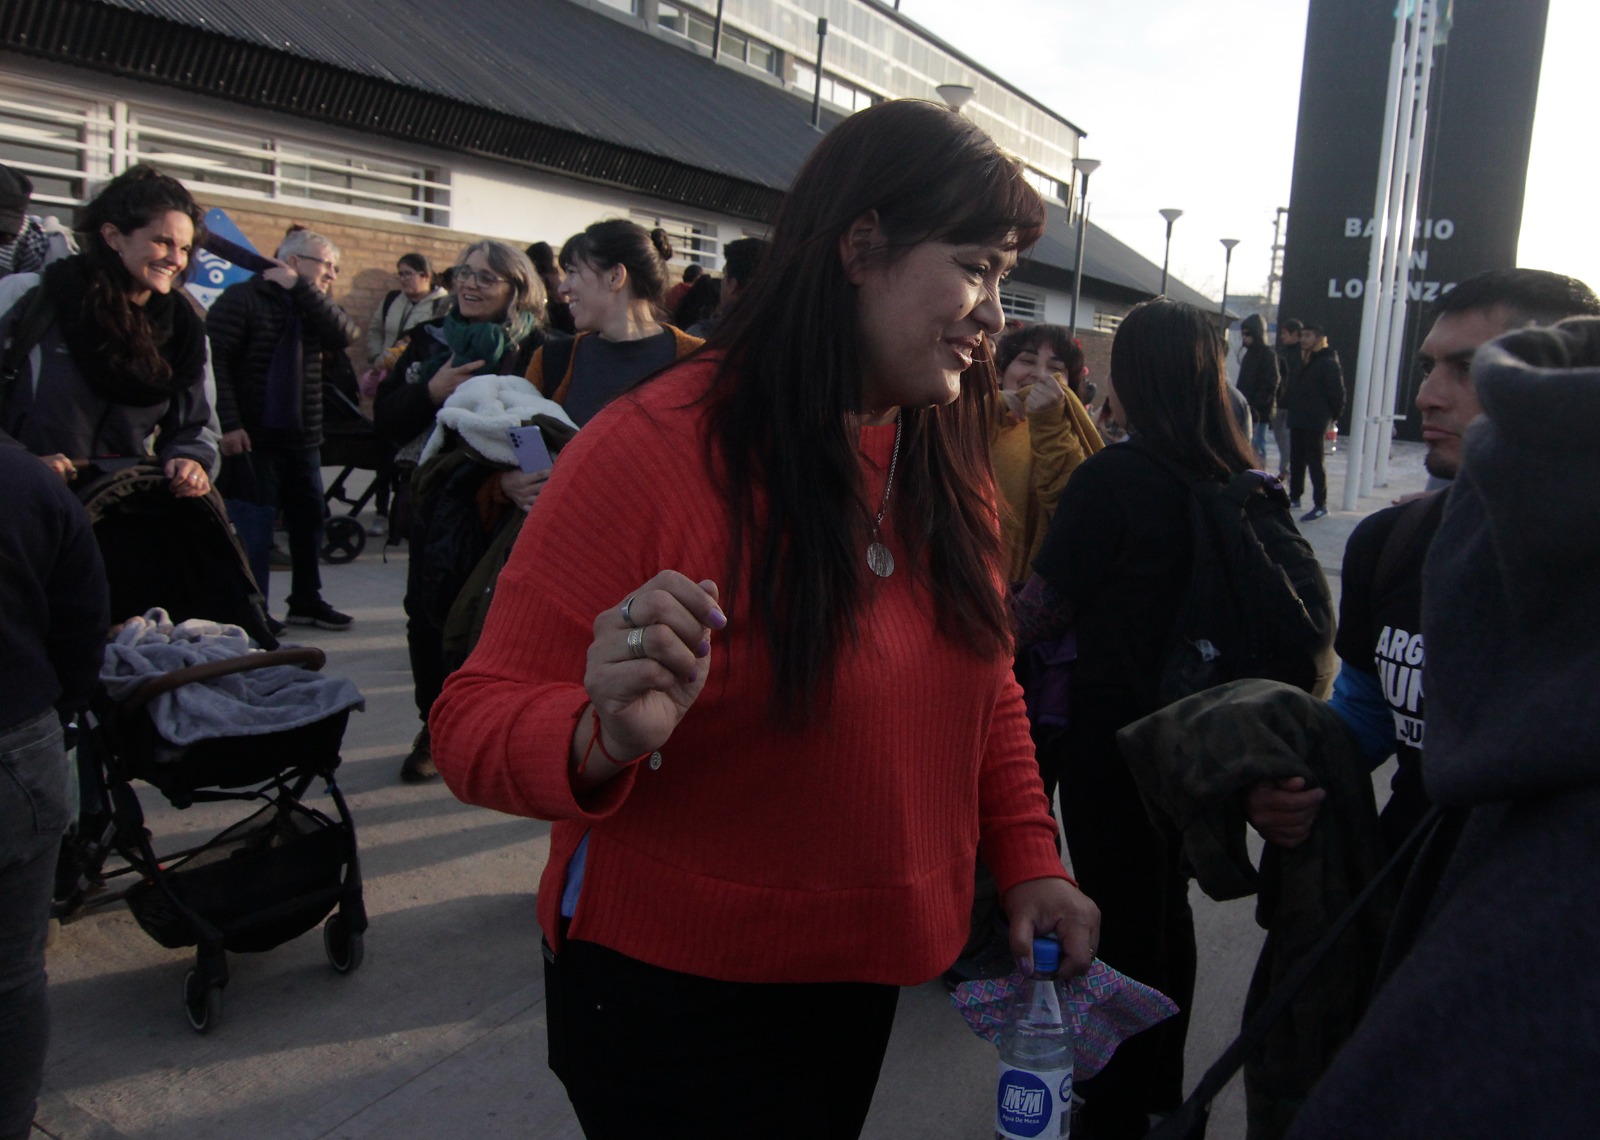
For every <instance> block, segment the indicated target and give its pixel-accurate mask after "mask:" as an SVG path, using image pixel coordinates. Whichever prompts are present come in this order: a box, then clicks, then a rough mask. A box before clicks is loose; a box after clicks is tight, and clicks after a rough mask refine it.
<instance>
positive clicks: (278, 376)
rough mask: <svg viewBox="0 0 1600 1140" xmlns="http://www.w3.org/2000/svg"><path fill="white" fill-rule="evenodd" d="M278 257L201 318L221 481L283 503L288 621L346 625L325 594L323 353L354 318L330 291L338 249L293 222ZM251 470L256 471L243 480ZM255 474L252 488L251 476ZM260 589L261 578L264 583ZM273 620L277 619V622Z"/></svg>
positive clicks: (343, 340) (351, 335) (342, 340)
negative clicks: (321, 559)
mask: <svg viewBox="0 0 1600 1140" xmlns="http://www.w3.org/2000/svg"><path fill="white" fill-rule="evenodd" d="M278 262H279V264H278V265H277V266H276V267H274V268H272V269H269V270H267V271H266V272H265V273H263V274H261V275H260V276H258V277H253V278H251V279H249V280H248V281H241V282H239V283H238V284H236V285H231V286H229V287H228V288H227V289H226V290H224V291H223V294H222V296H220V297H218V298H217V301H216V303H215V304H214V305H212V306H211V312H210V313H209V314H208V315H207V317H206V332H207V334H208V335H209V337H210V340H211V354H212V365H213V368H214V370H215V372H216V378H217V418H218V419H219V420H220V421H221V424H222V431H223V436H222V454H223V456H224V457H225V458H224V465H225V468H231V470H227V469H225V470H224V472H223V481H224V483H225V484H226V483H230V482H231V483H233V484H234V485H235V486H240V484H243V488H242V491H241V493H240V494H239V496H238V497H253V498H257V499H258V501H265V502H267V503H269V504H271V505H274V506H277V507H279V508H280V509H281V510H282V511H283V519H284V527H285V529H286V530H287V531H288V535H289V559H290V564H291V580H290V588H289V611H288V616H287V620H288V622H289V623H290V624H291V625H310V626H317V627H319V628H321V629H349V628H350V625H351V618H350V616H349V615H348V614H342V613H340V612H339V611H338V610H336V609H334V608H333V607H332V606H330V605H329V604H328V603H327V602H326V601H324V600H323V597H322V576H321V573H320V571H319V569H318V565H317V558H318V553H319V551H320V549H321V546H322V519H323V498H322V450H321V449H322V354H323V352H324V351H328V350H333V351H342V350H343V349H345V348H346V347H347V346H348V345H349V344H350V342H351V341H352V340H354V339H355V336H356V334H357V331H358V330H357V329H356V326H355V324H354V323H353V322H352V321H351V320H350V318H349V317H348V316H346V315H345V313H344V311H343V310H341V309H340V308H338V306H336V305H334V303H333V301H332V300H331V299H330V294H331V293H332V291H333V284H334V282H335V281H336V280H337V279H338V276H339V249H338V247H337V246H335V245H334V244H333V243H332V242H331V241H329V240H328V239H327V238H324V237H322V236H321V235H319V234H316V233H313V232H312V231H310V230H307V229H303V228H296V229H293V230H290V231H289V233H288V235H287V236H286V237H285V238H284V239H283V242H282V244H281V245H279V247H278ZM247 475H253V476H254V478H253V479H247ZM252 483H253V485H254V486H253V488H252V487H251V486H250V484H252ZM260 585H261V589H262V591H263V593H264V592H265V591H266V589H267V583H265V582H262V583H260ZM274 624H276V623H274Z"/></svg>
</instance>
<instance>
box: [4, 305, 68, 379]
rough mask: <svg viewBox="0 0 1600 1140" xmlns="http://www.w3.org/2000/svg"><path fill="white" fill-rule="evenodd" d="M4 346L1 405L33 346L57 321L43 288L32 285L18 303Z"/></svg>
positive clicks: (52, 306)
mask: <svg viewBox="0 0 1600 1140" xmlns="http://www.w3.org/2000/svg"><path fill="white" fill-rule="evenodd" d="M14 311H15V312H16V314H17V315H16V317H15V318H13V319H12V322H11V329H10V332H9V333H8V334H7V336H6V346H5V352H4V354H3V355H0V404H3V403H4V402H5V398H6V395H7V393H9V392H10V391H11V383H12V381H14V380H15V379H16V378H17V374H18V373H19V372H21V370H22V362H23V361H24V360H26V359H27V358H28V353H30V352H32V351H33V348H34V345H36V344H38V343H39V342H40V341H41V340H43V339H44V334H45V330H46V329H48V328H49V327H50V325H51V324H52V322H54V321H55V319H56V307H55V305H53V304H51V302H50V298H49V297H47V296H46V295H45V291H44V286H43V285H35V286H34V287H33V288H32V289H29V290H28V291H27V292H26V293H24V294H23V295H22V296H21V297H20V298H18V300H17V304H16V306H15V309H14Z"/></svg>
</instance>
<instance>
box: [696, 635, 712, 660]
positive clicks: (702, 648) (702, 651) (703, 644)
mask: <svg viewBox="0 0 1600 1140" xmlns="http://www.w3.org/2000/svg"><path fill="white" fill-rule="evenodd" d="M694 655H695V656H696V657H710V656H711V639H710V638H709V637H706V638H702V639H701V640H700V644H699V645H697V646H696V647H695V651H694Z"/></svg>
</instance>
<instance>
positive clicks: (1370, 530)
mask: <svg viewBox="0 0 1600 1140" xmlns="http://www.w3.org/2000/svg"><path fill="white" fill-rule="evenodd" d="M1435 312H1436V313H1437V314H1438V315H1437V316H1436V317H1435V319H1434V322H1433V327H1432V328H1431V329H1430V330H1429V331H1428V335H1427V338H1426V339H1424V340H1423V342H1422V346H1421V348H1420V349H1419V350H1418V353H1417V356H1418V363H1419V365H1420V367H1421V369H1422V372H1423V375H1424V379H1423V381H1422V386H1421V387H1420V388H1419V389H1418V390H1417V410H1418V411H1419V412H1421V413H1422V439H1423V442H1424V443H1426V444H1427V445H1428V455H1427V460H1426V464H1427V468H1428V473H1429V474H1430V475H1435V476H1438V477H1440V478H1443V479H1454V478H1455V475H1456V472H1457V471H1458V470H1459V469H1460V466H1461V444H1462V439H1463V437H1464V436H1465V435H1466V431H1467V426H1468V425H1469V424H1471V423H1472V421H1473V420H1475V419H1477V418H1478V416H1479V414H1480V413H1481V412H1482V411H1483V408H1482V407H1481V406H1480V405H1479V403H1478V395H1477V392H1476V390H1475V389H1474V387H1473V383H1472V375H1471V373H1470V371H1469V367H1470V365H1471V363H1472V357H1473V354H1474V353H1476V352H1477V351H1478V348H1479V347H1480V346H1481V345H1484V344H1487V343H1488V342H1489V341H1491V340H1493V339H1494V338H1495V337H1498V336H1500V335H1501V334H1503V333H1507V332H1510V331H1512V330H1513V329H1518V328H1524V327H1527V326H1529V325H1552V324H1555V323H1556V322H1557V321H1560V320H1563V319H1565V318H1567V317H1576V316H1582V315H1600V300H1597V299H1596V297H1595V295H1594V293H1593V292H1592V291H1591V290H1590V289H1589V287H1588V286H1587V285H1585V284H1584V283H1583V282H1581V281H1577V280H1575V279H1573V278H1571V277H1563V276H1562V275H1561V274H1559V273H1547V272H1544V271H1543V270H1538V269H1508V270H1497V271H1493V272H1489V273H1480V274H1478V275H1477V276H1475V277H1469V278H1468V279H1467V280H1465V281H1463V282H1461V283H1460V284H1459V285H1457V286H1456V287H1455V288H1454V289H1452V290H1451V291H1450V292H1448V293H1446V294H1445V295H1444V296H1443V297H1441V298H1440V300H1439V302H1438V305H1437V306H1436V308H1435ZM1449 493H1450V492H1449V491H1448V490H1444V491H1440V492H1437V493H1435V494H1431V495H1426V496H1423V497H1421V498H1418V499H1415V500H1412V501H1410V502H1407V503H1405V504H1403V505H1400V506H1396V507H1390V508H1388V509H1386V510H1382V511H1378V512H1377V513H1376V514H1373V515H1371V516H1369V517H1368V518H1366V519H1363V520H1362V522H1361V523H1360V525H1358V526H1357V527H1356V529H1355V530H1354V532H1352V533H1351V535H1350V540H1349V542H1348V543H1347V544H1346V546H1345V552H1344V567H1343V570H1342V577H1341V582H1342V586H1341V590H1340V599H1339V636H1338V640H1337V641H1335V643H1334V648H1335V649H1336V650H1337V651H1338V654H1339V657H1340V660H1341V662H1342V665H1341V668H1340V671H1339V676H1338V680H1337V681H1336V682H1335V685H1334V691H1333V700H1332V704H1333V707H1334V708H1335V709H1336V710H1337V711H1338V712H1339V713H1340V715H1341V716H1343V717H1344V719H1345V720H1346V721H1347V722H1348V723H1349V724H1350V726H1351V727H1352V728H1353V729H1354V730H1355V732H1356V735H1357V736H1358V737H1359V738H1360V740H1361V743H1362V746H1363V750H1364V751H1365V752H1366V754H1367V758H1368V760H1369V761H1370V762H1371V764H1372V766H1373V767H1374V768H1376V767H1377V766H1378V765H1379V764H1381V763H1382V762H1383V761H1384V760H1385V759H1387V758H1388V757H1389V756H1390V755H1395V756H1397V758H1398V760H1399V768H1398V770H1397V771H1396V773H1395V776H1394V780H1393V783H1392V784H1391V793H1390V797H1389V802H1388V804H1387V805H1386V806H1385V807H1384V809H1383V815H1382V821H1381V822H1382V826H1383V833H1384V838H1385V840H1386V841H1387V842H1388V844H1389V846H1390V848H1391V849H1393V848H1394V847H1396V846H1398V845H1399V843H1400V842H1401V841H1402V840H1403V839H1404V838H1405V837H1406V835H1407V834H1409V833H1410V831H1411V829H1412V827H1413V826H1415V824H1416V823H1417V821H1419V820H1420V819H1421V818H1422V816H1423V815H1424V814H1425V813H1426V811H1427V808H1428V800H1427V796H1426V793H1425V792H1424V790H1423V786H1422V776H1421V764H1422V749H1423V690H1422V669H1423V643H1422V563H1423V559H1424V558H1425V557H1426V555H1427V553H1428V547H1429V545H1430V544H1431V543H1432V542H1433V535H1434V532H1435V531H1436V530H1438V528H1439V522H1440V520H1441V519H1442V518H1443V517H1444V505H1445V500H1446V497H1447V496H1448V495H1449ZM1321 799H1322V791H1321V790H1320V789H1315V788H1310V789H1308V788H1305V787H1304V781H1301V780H1289V781H1280V782H1278V783H1275V784H1263V785H1258V786H1257V788H1256V789H1255V790H1254V791H1253V792H1252V793H1251V796H1250V800H1249V809H1250V810H1249V814H1250V819H1251V823H1253V824H1254V825H1255V827H1256V830H1258V831H1260V832H1261V834H1262V835H1263V836H1265V837H1266V838H1267V839H1269V840H1273V841H1275V842H1278V843H1282V844H1283V845H1285V846H1291V847H1292V846H1295V845H1297V844H1298V843H1299V842H1301V841H1302V840H1303V839H1304V838H1305V837H1306V834H1307V833H1309V831H1310V828H1311V823H1312V820H1314V819H1315V817H1316V808H1317V804H1318V803H1319V802H1320V801H1321Z"/></svg>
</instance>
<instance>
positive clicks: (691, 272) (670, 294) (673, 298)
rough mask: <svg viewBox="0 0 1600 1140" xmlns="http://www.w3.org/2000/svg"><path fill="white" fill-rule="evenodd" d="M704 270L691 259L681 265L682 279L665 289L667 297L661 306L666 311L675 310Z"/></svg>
mask: <svg viewBox="0 0 1600 1140" xmlns="http://www.w3.org/2000/svg"><path fill="white" fill-rule="evenodd" d="M704 272H705V267H704V266H703V265H701V264H700V263H699V262H698V261H691V262H690V263H689V264H688V265H685V266H684V267H683V280H681V281H679V282H678V283H677V284H676V285H674V286H673V287H672V288H670V289H668V290H667V298H666V300H665V301H664V302H662V307H663V308H664V309H665V310H666V311H667V312H668V313H674V312H676V311H677V309H678V306H679V305H681V304H683V299H684V298H685V297H687V296H688V295H689V290H690V289H692V288H694V283H695V282H696V281H698V280H700V276H701V274H703V273H704Z"/></svg>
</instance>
